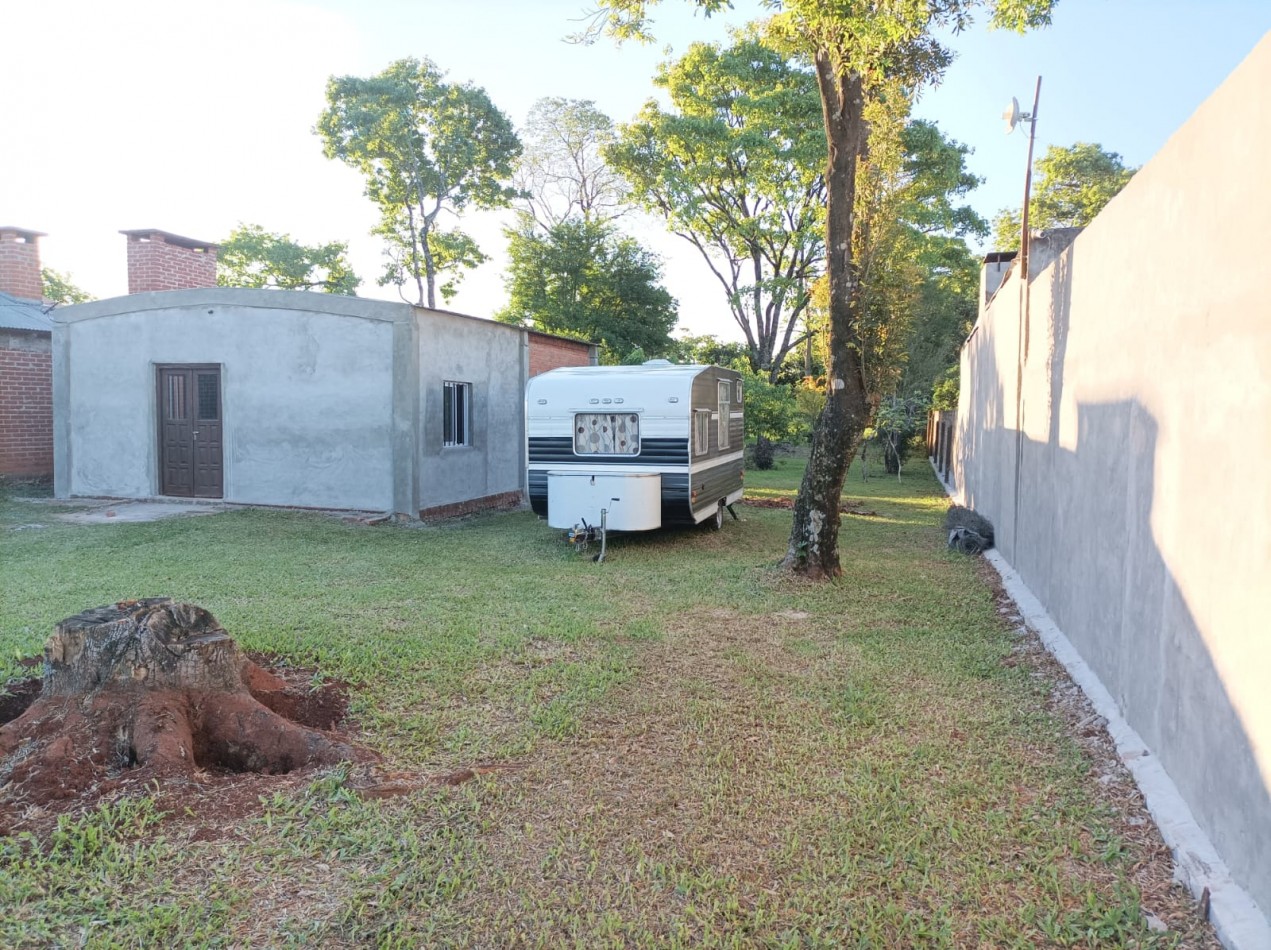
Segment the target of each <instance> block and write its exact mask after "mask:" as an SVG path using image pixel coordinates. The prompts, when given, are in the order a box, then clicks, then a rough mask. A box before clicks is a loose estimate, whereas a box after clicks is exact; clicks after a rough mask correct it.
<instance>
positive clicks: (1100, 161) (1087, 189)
mask: <svg viewBox="0 0 1271 950" xmlns="http://www.w3.org/2000/svg"><path fill="white" fill-rule="evenodd" d="M1136 171H1138V169H1137V168H1126V167H1125V164H1124V162H1122V161H1121V156H1120V155H1118V154H1117V153H1116V152H1107V151H1104V149H1103V147H1102V146H1101V145H1097V144H1092V143H1090V142H1078V143H1076V144H1075V145H1070V146H1068V147H1067V148H1064V147H1063V146H1060V145H1052V146H1050V147H1049V148H1048V149H1046V154H1045V155H1043V156H1042V157H1041V158H1039V159H1037V161H1036V162H1034V163H1033V187H1032V193H1031V197H1030V198H1029V202H1028V227H1029V230H1030V231H1033V230H1037V231H1041V230H1045V229H1046V228H1079V227H1084V226H1085V225H1087V224H1089V223H1090V222H1091V221H1093V220H1094V217H1095V215H1097V214H1098V213H1099V212H1100V211H1102V210H1103V207H1104V205H1106V204H1107V203H1108V202H1109V201H1111V200H1112V199H1113V198H1115V197H1116V196H1117V194H1118V192H1120V191H1121V189H1122V188H1124V187H1125V186H1126V185H1128V184H1129V183H1130V179H1131V178H1133V177H1134V173H1135V172H1136ZM1019 239H1020V214H1019V210H1018V209H1014V210H1012V209H1009V208H1005V209H1003V210H1002V211H1000V212H999V213H998V215H997V217H996V218H994V219H993V242H994V243H993V246H994V247H995V248H996V249H997V250H1001V251H1013V250H1018V248H1019Z"/></svg>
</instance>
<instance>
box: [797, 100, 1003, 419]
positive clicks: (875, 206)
mask: <svg viewBox="0 0 1271 950" xmlns="http://www.w3.org/2000/svg"><path fill="white" fill-rule="evenodd" d="M905 112H907V104H906V102H905V100H904V99H903V97H899V98H895V99H892V100H890V102H889V103H884V102H874V103H871V105H870V107H869V109H868V110H867V114H868V115H869V121H870V125H871V137H870V151H869V156H868V159H867V160H866V161H864V162H862V163H861V165H860V169H859V172H858V184H857V210H856V222H857V226H858V234H857V241H858V244H859V251H858V259H859V261H860V279H861V281H862V284H863V287H862V307H861V319H860V322H859V325H858V334H859V338H860V343H859V349H860V354H861V364H862V371H863V373H864V375H865V381H866V391H867V394H868V399H869V402H870V404H871V405H872V406H878V405H880V404H881V402H882V400H883V399H885V398H886V397H889V396H892V395H894V394H896V393H903V394H906V395H913V394H919V395H920V396H921V397H922V398H926V397H927V396H929V394H930V392H931V387H932V385H933V384H934V382H935V379H936V377H937V376H938V375H940V373H942V372H943V371H944V370H945V368H946V367H947V366H948V365H949V363H950V362H951V361H953V360H955V359H956V355H957V349H958V347H960V346H961V345H962V342H963V340H965V338H966V334H967V333H968V332H969V330H970V326H971V323H972V322H973V321H974V318H975V295H976V293H977V292H978V287H979V265H978V262H977V260H976V259H975V257H974V256H973V255H972V254H971V252H970V250H969V248H968V247H967V245H966V241H965V240H964V237H963V235H967V234H971V235H977V236H983V235H984V234H986V233H987V231H988V224H987V222H985V221H984V219H983V218H982V217H980V216H979V215H978V214H977V213H976V212H975V211H974V210H973V209H972V208H971V207H970V206H968V205H965V204H963V203H961V202H960V200H959V199H961V198H963V197H965V196H966V194H967V193H968V192H969V191H970V190H971V189H972V188H974V187H975V186H976V185H978V184H979V179H978V178H976V177H975V176H974V175H972V174H970V173H969V172H968V171H967V169H966V156H967V155H968V154H969V152H970V149H969V148H968V147H967V146H965V145H962V144H961V143H959V142H956V141H953V140H951V139H948V138H946V137H945V136H944V134H943V133H942V132H941V131H940V129H939V127H938V126H937V125H936V124H935V123H933V122H928V121H916V120H915V121H908V122H904V121H903V119H904V113H905ZM828 307H829V283H828V280H827V279H825V278H822V279H821V280H819V281H818V282H817V283H816V284H815V285H814V286H813V294H812V305H811V307H810V309H809V317H808V323H809V326H810V327H811V328H812V329H813V331H814V333H815V336H814V341H815V342H814V347H813V349H814V351H815V352H816V353H817V356H818V362H820V361H824V360H825V359H826V358H827V350H828V342H827V340H826V336H827V333H826V331H827V328H828V322H829V321H828Z"/></svg>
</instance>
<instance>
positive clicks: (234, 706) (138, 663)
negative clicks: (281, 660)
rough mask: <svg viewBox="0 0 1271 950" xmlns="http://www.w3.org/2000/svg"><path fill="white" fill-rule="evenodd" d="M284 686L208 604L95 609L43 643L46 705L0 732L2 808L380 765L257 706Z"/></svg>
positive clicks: (164, 602) (166, 602) (163, 602)
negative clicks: (188, 780)
mask: <svg viewBox="0 0 1271 950" xmlns="http://www.w3.org/2000/svg"><path fill="white" fill-rule="evenodd" d="M283 686H285V684H284V683H283V682H282V680H280V679H279V678H278V677H276V676H274V675H273V674H272V673H270V672H268V671H267V670H264V669H262V668H261V667H259V666H257V665H256V664H254V663H252V662H251V661H250V660H248V659H247V658H246V657H244V656H243V655H242V653H241V652H240V651H239V649H238V647H237V645H236V644H235V643H234V640H233V638H232V637H230V635H229V634H228V633H226V632H225V630H224V629H223V628H222V627H221V625H220V624H219V623H218V622H217V620H216V618H215V617H213V616H212V614H211V613H209V612H208V611H206V610H204V609H203V608H202V607H196V606H194V605H193V604H183V603H175V602H173V601H172V600H170V599H169V598H166V597H154V598H149V599H146V600H135V601H121V602H120V603H118V604H114V605H112V606H107V607H97V608H95V609H93V610H86V611H84V612H83V613H81V614H77V615H76V616H74V617H70V618H68V619H66V620H63V621H62V622H61V623H59V624H58V625H57V628H56V629H55V630H54V632H53V635H52V636H50V637H49V639H48V641H47V642H46V643H45V645H44V680H43V685H42V689H41V692H40V696H39V698H38V699H36V700H35V702H34V703H32V704H31V706H30V707H29V708H28V709H27V710H26V712H24V713H23V714H22V715H21V716H19V717H18V718H17V719H15V720H13V721H12V722H10V723H7V724H6V725H4V726H0V800H3V799H6V798H7V799H9V800H10V801H29V802H36V803H38V802H40V801H45V800H49V799H56V798H67V797H73V796H75V795H78V794H80V793H81V792H84V791H86V790H87V789H89V788H91V787H93V786H95V785H98V784H100V783H102V782H109V781H110V780H112V779H116V778H118V777H119V776H120V775H121V774H123V773H125V772H127V773H130V774H131V773H132V771H133V770H138V775H139V776H140V777H144V778H145V779H146V780H149V779H150V778H151V777H164V776H171V775H174V774H180V773H190V772H194V771H203V770H221V771H233V772H261V773H267V774H276V773H282V772H290V771H293V770H295V769H298V768H304V767H306V766H315V765H333V764H336V763H338V762H342V761H354V762H356V761H366V760H368V759H371V758H374V754H373V753H371V752H368V751H367V750H363V749H359V748H357V747H355V746H352V745H349V744H348V743H345V742H342V741H340V740H339V739H337V738H335V737H333V736H331V735H328V734H325V733H323V732H320V731H317V730H314V729H308V728H306V727H304V726H301V725H297V724H296V723H294V722H292V721H290V720H288V719H286V718H284V717H283V716H281V715H279V714H277V713H275V712H273V711H272V710H271V709H270V708H268V706H266V705H265V704H263V703H262V702H261V701H260V700H258V698H257V697H260V699H263V700H265V701H266V702H269V701H270V699H271V696H276V695H278V694H279V691H280V690H281V689H282V688H283ZM274 705H277V703H274Z"/></svg>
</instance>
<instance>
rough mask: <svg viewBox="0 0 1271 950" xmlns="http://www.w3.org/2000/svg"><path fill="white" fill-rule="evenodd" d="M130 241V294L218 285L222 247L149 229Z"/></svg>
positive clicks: (131, 233) (127, 233)
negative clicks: (219, 252) (220, 250)
mask: <svg viewBox="0 0 1271 950" xmlns="http://www.w3.org/2000/svg"><path fill="white" fill-rule="evenodd" d="M119 233H120V234H122V235H124V236H125V237H127V238H128V293H130V294H140V293H145V292H146V291H148V290H189V289H191V288H194V287H215V286H216V251H217V249H218V245H216V244H209V243H208V242H207V241H196V240H194V239H193V238H187V237H181V235H179V234H169V233H168V232H167V231H156V230H155V229H154V228H146V229H143V230H140V231H120V232H119Z"/></svg>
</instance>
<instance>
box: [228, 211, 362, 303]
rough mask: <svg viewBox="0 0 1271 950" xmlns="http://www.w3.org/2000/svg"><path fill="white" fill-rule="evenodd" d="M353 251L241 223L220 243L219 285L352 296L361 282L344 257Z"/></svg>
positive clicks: (334, 242)
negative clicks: (300, 239)
mask: <svg viewBox="0 0 1271 950" xmlns="http://www.w3.org/2000/svg"><path fill="white" fill-rule="evenodd" d="M348 251H349V246H348V245H347V244H344V243H342V242H339V241H332V242H331V243H329V244H314V245H306V244H301V243H300V242H299V241H297V240H295V239H294V238H292V236H291V235H290V234H275V233H273V232H270V231H266V230H265V229H264V228H262V227H261V226H260V225H259V224H240V225H239V226H238V227H237V228H235V229H234V230H233V231H231V232H230V236H229V237H227V238H226V239H225V240H224V241H222V242H221V247H220V250H219V251H218V252H217V255H216V283H217V284H218V285H219V286H221V287H276V288H278V289H280V290H320V291H323V292H325V293H328V294H344V295H346V296H353V295H354V294H355V293H356V292H357V287H358V284H360V283H361V281H360V280H359V279H358V277H357V275H356V274H354V273H353V268H351V267H350V266H349V262H348V259H347V258H346V257H345V255H346V254H348Z"/></svg>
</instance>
